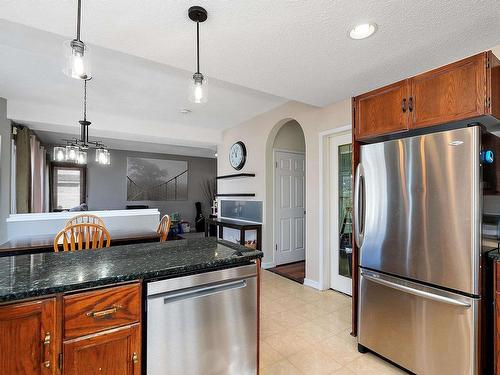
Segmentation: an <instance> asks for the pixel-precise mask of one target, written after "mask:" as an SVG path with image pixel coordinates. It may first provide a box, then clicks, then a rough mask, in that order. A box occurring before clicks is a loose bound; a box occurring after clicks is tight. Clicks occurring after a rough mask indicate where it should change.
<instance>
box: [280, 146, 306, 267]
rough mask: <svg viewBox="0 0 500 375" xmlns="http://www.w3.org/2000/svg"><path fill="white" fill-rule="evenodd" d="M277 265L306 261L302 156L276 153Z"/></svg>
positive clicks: (303, 159)
mask: <svg viewBox="0 0 500 375" xmlns="http://www.w3.org/2000/svg"><path fill="white" fill-rule="evenodd" d="M274 160H275V167H276V168H275V184H274V192H275V193H274V194H275V195H274V202H275V217H276V222H275V241H276V257H275V260H276V265H280V264H286V263H292V262H298V261H301V260H304V259H305V158H304V154H301V153H293V152H285V151H275V153H274Z"/></svg>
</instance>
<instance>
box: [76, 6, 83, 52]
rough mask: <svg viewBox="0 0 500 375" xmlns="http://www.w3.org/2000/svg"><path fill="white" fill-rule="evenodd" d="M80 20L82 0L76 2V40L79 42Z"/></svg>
mask: <svg viewBox="0 0 500 375" xmlns="http://www.w3.org/2000/svg"><path fill="white" fill-rule="evenodd" d="M81 18H82V0H78V14H77V17H76V40H78V41H79V42H80V22H81Z"/></svg>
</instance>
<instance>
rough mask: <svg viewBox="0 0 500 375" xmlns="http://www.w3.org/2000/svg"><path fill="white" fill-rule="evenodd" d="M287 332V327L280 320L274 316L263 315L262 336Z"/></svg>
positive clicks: (261, 323)
mask: <svg viewBox="0 0 500 375" xmlns="http://www.w3.org/2000/svg"><path fill="white" fill-rule="evenodd" d="M282 332H286V328H285V327H284V326H283V325H281V323H280V322H279V321H276V320H274V319H272V318H267V317H262V318H261V321H260V338H261V339H263V338H265V337H268V336H272V335H276V334H278V333H282Z"/></svg>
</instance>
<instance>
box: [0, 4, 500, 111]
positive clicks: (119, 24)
mask: <svg viewBox="0 0 500 375" xmlns="http://www.w3.org/2000/svg"><path fill="white" fill-rule="evenodd" d="M83 4H84V20H83V32H82V38H83V40H84V41H86V42H89V43H91V44H94V45H99V46H104V47H107V48H110V49H114V50H118V51H122V52H125V53H128V54H130V55H134V56H138V57H142V58H146V59H150V60H153V61H156V62H160V63H163V64H167V65H169V66H173V67H176V68H180V69H185V70H187V71H192V70H193V68H194V62H195V60H194V52H195V49H194V36H195V27H194V24H193V23H192V22H191V21H189V20H188V18H187V9H188V8H189V6H191V5H195V4H197V5H198V4H199V5H203V6H205V7H206V9H207V10H208V13H209V18H208V20H207V22H205V23H204V24H202V26H201V41H202V44H201V59H202V60H201V64H202V65H201V67H202V72H203V73H206V74H207V75H208V76H209V77H212V78H217V79H220V80H223V81H227V82H232V83H235V84H238V85H241V86H245V87H250V88H253V89H256V90H259V91H263V92H267V93H270V94H273V95H276V96H279V97H284V98H288V99H294V100H298V101H303V102H306V103H309V104H313V105H319V106H324V105H326V104H329V103H332V102H334V101H337V100H341V99H345V98H347V97H349V96H351V95H353V94H357V93H360V92H362V91H366V90H368V89H372V88H374V87H377V86H380V85H383V84H385V83H389V82H393V81H395V80H398V79H400V78H404V77H407V76H410V75H412V74H415V73H417V72H421V71H424V70H427V69H429V68H432V67H435V66H439V65H442V64H445V63H447V62H450V61H453V60H455V59H458V58H462V57H464V56H466V55H469V54H473V53H475V52H478V51H481V50H484V49H486V48H489V47H491V46H494V45H497V44H499V43H500V6H499V3H498V0H439V1H436V0H419V1H413V0H351V1H340V0H336V1H334V0H314V1H306V0H272V1H271V0H252V1H248V0H231V1H227V0H210V1H209V0H200V1H197V2H193V1H192V0H189V1H186V0H148V1H137V0H106V1H102V0H84V1H83ZM75 7H76V0H73V1H61V0H15V1H14V0H12V1H3V2H2V3H1V5H0V15H1V17H2V18H5V19H7V20H10V21H14V22H19V23H22V24H25V25H29V26H32V27H35V28H38V29H42V30H47V31H50V32H53V33H56V34H60V35H65V36H67V37H74V33H75V31H74V29H75ZM366 21H371V22H376V23H377V24H379V30H378V32H377V33H376V34H375V35H374V36H373V37H371V38H369V39H366V40H362V41H353V40H350V39H349V38H348V37H347V32H348V30H349V28H350V27H351V26H353V25H354V24H356V23H359V22H366ZM99 70H100V66H99V65H98V64H95V72H96V74H99Z"/></svg>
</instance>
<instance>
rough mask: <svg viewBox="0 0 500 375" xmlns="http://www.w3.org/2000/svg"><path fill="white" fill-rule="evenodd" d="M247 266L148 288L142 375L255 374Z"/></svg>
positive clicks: (252, 277)
mask: <svg viewBox="0 0 500 375" xmlns="http://www.w3.org/2000/svg"><path fill="white" fill-rule="evenodd" d="M256 271H257V270H256V266H255V265H247V266H241V267H235V268H229V269H224V270H220V271H214V272H207V273H202V274H197V275H192V276H185V277H179V278H175V279H168V280H162V281H155V282H150V283H149V284H148V285H147V348H146V350H147V357H146V358H147V365H146V366H147V375H174V374H175V375H215V374H217V375H226V374H234V375H255V374H256V373H257V314H258V312H257V272H256Z"/></svg>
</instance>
